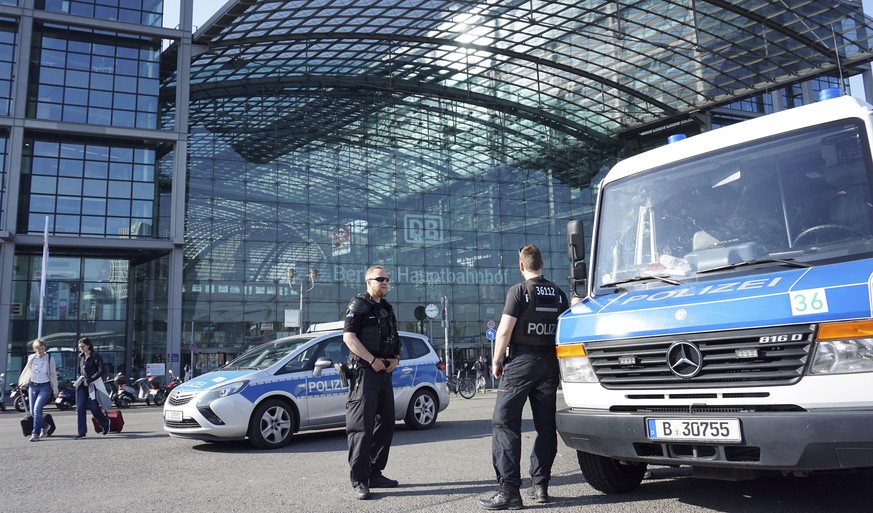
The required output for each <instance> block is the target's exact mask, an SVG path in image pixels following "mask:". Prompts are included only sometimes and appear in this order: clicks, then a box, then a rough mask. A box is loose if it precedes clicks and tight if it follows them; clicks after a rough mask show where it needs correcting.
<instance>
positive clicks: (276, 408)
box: [248, 399, 296, 449]
mask: <svg viewBox="0 0 873 513" xmlns="http://www.w3.org/2000/svg"><path fill="white" fill-rule="evenodd" d="M295 426H296V419H295V415H294V410H293V409H292V408H291V406H289V405H288V403H286V402H285V401H282V400H281V399H267V400H265V401H264V402H262V403H261V404H259V405H258V407H257V408H255V411H254V412H253V413H252V417H251V419H250V420H249V433H248V436H249V442H250V443H251V444H252V445H254V446H255V447H256V448H258V449H278V448H280V447H285V446H286V445H288V443H289V442H291V437H292V436H293V435H294V427H295Z"/></svg>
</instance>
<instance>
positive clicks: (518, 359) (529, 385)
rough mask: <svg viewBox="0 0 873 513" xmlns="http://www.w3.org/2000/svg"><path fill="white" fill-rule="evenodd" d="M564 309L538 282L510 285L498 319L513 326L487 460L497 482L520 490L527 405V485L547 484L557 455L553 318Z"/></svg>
mask: <svg viewBox="0 0 873 513" xmlns="http://www.w3.org/2000/svg"><path fill="white" fill-rule="evenodd" d="M568 306H569V303H568V302H567V296H566V294H564V292H563V291H562V290H561V289H560V288H558V286H557V285H555V284H554V283H552V282H550V281H549V280H547V279H545V278H543V277H542V276H538V277H535V278H531V279H529V280H527V281H525V282H524V283H519V284H517V285H514V286H513V287H512V288H511V289H510V290H509V292H508V293H507V295H506V304H505V306H504V308H503V313H504V314H506V315H510V316H512V317H515V318H516V319H517V321H516V323H515V328H514V329H513V331H512V334H511V336H510V340H509V357H508V358H506V359H505V360H504V364H503V376H502V377H501V379H500V385H499V388H498V394H497V403H496V404H495V405H494V415H493V416H492V418H491V427H492V431H493V439H492V444H491V460H492V463H493V464H494V471H495V472H496V473H497V481H498V482H501V483H504V482H505V483H506V484H508V485H511V486H514V487H520V486H521V470H520V468H521V414H522V410H523V409H524V404H525V402H526V401H527V400H528V399H529V400H530V408H531V412H532V413H533V421H534V427H535V428H536V431H537V438H536V441H535V442H534V446H533V450H532V451H531V456H530V475H531V480H532V481H533V483H534V484H548V482H549V478H550V477H551V473H552V463H554V461H555V455H556V454H557V452H558V435H557V428H556V426H555V410H556V403H557V395H558V382H559V381H560V371H559V370H558V358H557V356H556V353H555V331H556V329H557V321H558V315H560V314H561V313H562V312H563V311H564V310H566V309H567V307H568Z"/></svg>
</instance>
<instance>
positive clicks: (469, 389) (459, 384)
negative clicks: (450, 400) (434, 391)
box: [446, 371, 476, 399]
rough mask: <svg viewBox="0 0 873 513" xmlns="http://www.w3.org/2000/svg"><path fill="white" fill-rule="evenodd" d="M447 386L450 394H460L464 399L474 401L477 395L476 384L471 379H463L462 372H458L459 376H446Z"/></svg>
mask: <svg viewBox="0 0 873 513" xmlns="http://www.w3.org/2000/svg"><path fill="white" fill-rule="evenodd" d="M446 386H448V388H449V392H454V394H455V395H458V394H460V395H461V397H463V398H464V399H472V398H473V396H474V395H476V384H475V383H473V380H472V379H470V378H462V377H461V371H458V375H457V376H446Z"/></svg>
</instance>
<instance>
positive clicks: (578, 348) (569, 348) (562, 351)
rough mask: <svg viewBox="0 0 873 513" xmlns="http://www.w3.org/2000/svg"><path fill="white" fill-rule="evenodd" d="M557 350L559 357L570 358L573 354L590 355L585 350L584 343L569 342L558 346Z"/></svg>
mask: <svg viewBox="0 0 873 513" xmlns="http://www.w3.org/2000/svg"><path fill="white" fill-rule="evenodd" d="M556 352H557V353H558V358H570V357H573V356H588V353H586V352H585V346H583V345H582V344H568V345H565V346H557V348H556Z"/></svg>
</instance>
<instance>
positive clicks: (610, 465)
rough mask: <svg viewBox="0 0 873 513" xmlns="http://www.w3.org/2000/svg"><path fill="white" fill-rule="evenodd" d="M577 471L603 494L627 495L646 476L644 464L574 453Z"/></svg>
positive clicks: (585, 453) (580, 452)
mask: <svg viewBox="0 0 873 513" xmlns="http://www.w3.org/2000/svg"><path fill="white" fill-rule="evenodd" d="M576 458H577V459H578V460H579V470H581V471H582V475H583V476H585V481H587V482H588V484H590V485H591V487H592V488H594V489H595V490H599V491H601V492H603V493H607V494H612V493H627V492H630V491H632V490H636V489H637V488H638V487H639V486H640V483H641V482H642V481H643V477H644V476H645V474H646V467H647V466H648V465H647V464H645V463H634V462H628V463H622V462H620V461H619V460H616V459H613V458H607V457H606V456H598V455H596V454H591V453H588V452H582V451H576Z"/></svg>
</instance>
